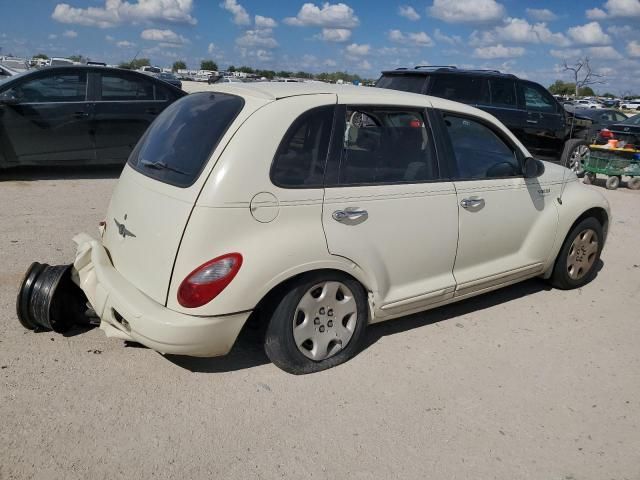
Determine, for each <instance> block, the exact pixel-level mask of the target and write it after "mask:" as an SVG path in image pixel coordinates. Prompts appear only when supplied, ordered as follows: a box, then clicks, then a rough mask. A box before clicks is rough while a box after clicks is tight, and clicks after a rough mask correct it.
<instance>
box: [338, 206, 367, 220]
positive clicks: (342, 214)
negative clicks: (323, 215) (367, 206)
mask: <svg viewBox="0 0 640 480" xmlns="http://www.w3.org/2000/svg"><path fill="white" fill-rule="evenodd" d="M331 216H332V217H333V219H334V220H335V221H337V222H340V223H351V222H364V221H365V220H366V219H367V218H369V212H367V211H366V210H363V209H361V208H359V207H347V208H345V209H344V210H336V211H335V212H333V213H332V214H331Z"/></svg>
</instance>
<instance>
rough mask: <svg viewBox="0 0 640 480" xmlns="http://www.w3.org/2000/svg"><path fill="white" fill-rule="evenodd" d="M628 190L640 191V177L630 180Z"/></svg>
mask: <svg viewBox="0 0 640 480" xmlns="http://www.w3.org/2000/svg"><path fill="white" fill-rule="evenodd" d="M627 188H630V189H631V190H640V177H633V178H630V179H629V181H628V182H627Z"/></svg>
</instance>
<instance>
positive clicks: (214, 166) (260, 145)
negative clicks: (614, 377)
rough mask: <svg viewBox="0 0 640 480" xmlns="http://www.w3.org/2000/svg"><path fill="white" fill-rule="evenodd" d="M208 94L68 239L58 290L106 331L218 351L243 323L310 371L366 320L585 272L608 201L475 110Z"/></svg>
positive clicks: (273, 351) (273, 92)
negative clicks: (90, 231)
mask: <svg viewBox="0 0 640 480" xmlns="http://www.w3.org/2000/svg"><path fill="white" fill-rule="evenodd" d="M212 88H213V89H214V91H207V92H201V93H195V94H192V95H189V96H187V97H185V98H182V99H180V100H178V101H177V102H175V103H174V104H173V105H171V106H170V107H169V108H167V109H166V110H165V111H164V112H163V113H162V114H161V115H160V117H159V118H158V119H157V120H156V121H155V122H154V123H153V125H152V126H151V127H150V128H149V130H148V131H147V132H146V133H145V135H144V137H143V138H142V139H141V141H140V142H139V143H138V145H137V146H136V148H135V150H134V152H133V153H132V155H131V156H130V159H129V162H128V164H127V166H126V167H125V169H124V171H123V172H122V175H121V177H120V179H119V182H118V185H117V186H116V188H115V192H114V195H113V197H112V199H111V202H110V205H109V208H108V211H107V214H106V217H105V218H106V221H105V224H104V227H103V231H102V236H101V237H100V238H99V239H93V238H91V237H90V236H88V235H87V234H81V235H79V236H77V237H76V238H75V242H76V243H77V245H78V250H77V256H76V259H75V262H74V265H73V267H72V268H73V274H72V275H71V276H70V278H75V279H76V281H77V282H78V283H77V284H78V285H79V286H80V287H81V288H82V290H83V291H84V293H85V294H86V296H87V298H88V301H89V302H90V304H91V305H92V306H93V310H95V312H96V313H97V314H98V315H99V316H100V318H101V322H102V323H101V328H102V329H103V330H104V331H105V332H106V333H107V335H109V336H114V337H117V338H121V339H129V340H134V341H136V342H139V343H142V344H144V345H146V346H148V347H150V348H153V349H155V350H158V351H160V352H164V353H173V354H181V355H195V356H215V355H224V354H226V353H227V352H228V351H229V350H230V348H231V347H232V345H233V344H234V342H235V340H236V337H237V336H238V333H239V332H240V330H241V329H242V327H243V325H244V324H245V323H246V322H247V321H248V320H249V318H250V317H251V318H252V319H253V320H255V321H264V322H266V324H267V327H266V337H265V340H264V345H265V350H266V353H267V355H268V356H269V358H270V359H271V360H272V361H273V362H274V363H275V364H276V365H277V366H279V367H281V368H283V369H284V370H286V371H288V372H292V373H298V374H299V373H308V372H313V371H317V370H322V369H325V368H328V367H332V366H334V365H337V364H339V363H341V362H343V361H345V360H347V359H349V358H350V357H352V356H353V355H354V354H356V352H357V351H358V349H359V348H361V346H362V344H363V342H364V340H365V330H366V328H367V325H368V324H370V323H375V322H380V321H383V320H390V319H394V318H398V317H402V316H405V315H407V314H410V313H414V312H418V311H422V310H427V309H430V308H433V307H436V306H439V305H443V304H446V303H450V302H455V301H457V300H462V299H464V298H468V297H471V296H474V295H478V294H480V293H483V292H487V291H490V290H494V289H497V288H499V287H502V286H506V285H509V284H512V283H514V282H518V281H521V280H524V279H527V278H531V277H537V276H542V277H544V278H547V279H549V280H550V282H551V283H552V285H555V286H556V287H558V288H562V289H570V288H577V287H580V286H582V285H584V284H586V283H587V282H589V281H590V280H591V279H593V278H594V275H595V274H596V270H597V268H598V267H597V265H598V258H599V255H600V252H601V250H602V247H603V245H604V243H605V239H606V235H607V228H608V219H609V206H608V204H607V201H606V199H605V198H604V197H603V195H602V194H601V193H600V192H599V191H597V190H595V189H593V188H590V187H587V186H585V185H583V184H582V183H581V182H578V180H577V178H576V176H575V174H573V173H572V172H571V171H569V170H568V169H565V168H563V167H560V166H558V165H554V164H551V163H544V162H541V161H539V160H534V159H533V158H532V157H531V154H530V153H529V152H528V151H527V149H526V148H525V147H524V146H523V145H522V143H521V142H520V141H519V140H518V139H517V138H516V137H515V136H514V135H513V133H512V132H511V131H509V130H508V129H507V128H506V127H505V126H504V125H503V124H502V123H500V122H499V121H497V120H496V119H495V118H494V117H493V116H491V115H489V114H487V113H486V112H483V111H481V110H478V109H476V108H473V107H470V106H467V105H463V104H460V103H455V102H451V101H448V100H443V99H441V98H435V97H427V96H417V95H410V94H407V93H403V92H397V91H393V90H380V89H374V88H358V87H353V86H334V85H325V84H284V83H261V84H259V85H250V84H233V85H231V84H228V85H215V86H213V87H212ZM560 198H561V200H559V199H560ZM560 205H561V206H560ZM33 275H34V273H33V272H32V271H30V272H29V273H28V274H27V276H26V280H25V282H26V283H25V284H23V288H22V289H21V292H22V293H21V295H22V294H24V295H23V296H21V297H20V300H19V302H18V304H19V305H23V300H25V299H26V300H25V301H26V304H27V305H28V304H29V296H28V295H29V292H28V291H25V287H24V285H26V286H27V288H30V287H29V285H36V286H34V287H33V288H36V289H37V288H40V287H37V285H38V282H37V281H36V283H35V284H33V283H30V282H32V281H33ZM43 282H44V280H43ZM45 283H46V282H45ZM19 308H22V307H19ZM25 312H26V313H25ZM19 314H20V318H22V319H23V321H25V322H27V323H28V322H29V321H33V320H35V321H38V318H35V319H34V318H32V317H30V316H29V315H30V313H29V310H28V309H27V310H24V309H22V310H19Z"/></svg>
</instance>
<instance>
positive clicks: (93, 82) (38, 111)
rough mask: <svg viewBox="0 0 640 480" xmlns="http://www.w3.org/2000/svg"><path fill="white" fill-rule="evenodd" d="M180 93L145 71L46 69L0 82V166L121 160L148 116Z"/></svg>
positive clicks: (153, 114)
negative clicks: (143, 72)
mask: <svg viewBox="0 0 640 480" xmlns="http://www.w3.org/2000/svg"><path fill="white" fill-rule="evenodd" d="M184 95H186V93H185V92H183V91H182V90H180V89H178V88H175V87H173V86H172V85H169V84H168V83H166V82H164V81H161V80H159V79H156V78H153V77H151V76H149V75H144V74H142V73H138V72H133V71H129V70H122V69H117V68H105V67H96V66H82V65H73V66H60V67H47V68H43V69H40V70H34V71H28V72H25V73H22V74H19V75H15V76H13V77H11V78H10V79H8V80H5V81H2V82H0V168H3V167H11V166H17V165H52V164H57V165H60V164H124V163H125V162H126V161H127V158H128V157H129V153H130V152H131V150H132V149H133V147H134V146H135V144H136V143H137V142H138V139H139V138H140V137H141V136H142V134H143V133H144V132H145V130H146V129H147V127H148V126H149V124H150V123H151V122H152V121H153V120H154V118H155V117H156V116H157V115H158V114H159V113H160V112H161V111H162V110H164V109H165V108H166V107H167V106H168V105H170V104H171V103H172V102H174V101H175V100H177V99H178V98H181V97H183V96H184Z"/></svg>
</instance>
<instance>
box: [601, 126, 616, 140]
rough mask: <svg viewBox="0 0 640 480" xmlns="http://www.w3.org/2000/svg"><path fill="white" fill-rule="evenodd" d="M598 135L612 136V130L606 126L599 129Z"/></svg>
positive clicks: (603, 136)
mask: <svg viewBox="0 0 640 480" xmlns="http://www.w3.org/2000/svg"><path fill="white" fill-rule="evenodd" d="M600 136H601V137H602V138H613V132H612V131H611V130H609V129H608V128H603V129H602V130H600Z"/></svg>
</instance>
